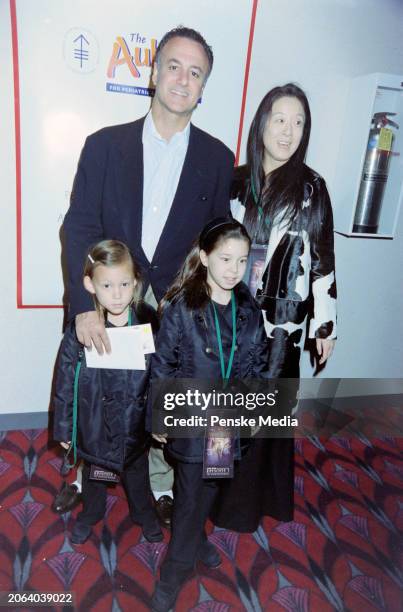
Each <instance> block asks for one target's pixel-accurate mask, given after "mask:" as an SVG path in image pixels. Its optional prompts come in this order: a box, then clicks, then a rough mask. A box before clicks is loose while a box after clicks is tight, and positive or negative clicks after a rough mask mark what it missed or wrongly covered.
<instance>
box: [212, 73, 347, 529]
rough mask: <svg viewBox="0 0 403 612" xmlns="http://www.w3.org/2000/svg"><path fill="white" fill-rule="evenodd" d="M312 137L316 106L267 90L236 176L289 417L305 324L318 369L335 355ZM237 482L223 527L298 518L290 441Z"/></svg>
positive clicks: (226, 502) (328, 260)
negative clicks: (310, 162)
mask: <svg viewBox="0 0 403 612" xmlns="http://www.w3.org/2000/svg"><path fill="white" fill-rule="evenodd" d="M310 130H311V113H310V109H309V104H308V100H307V98H306V95H305V94H304V92H303V91H302V90H301V89H300V88H299V87H297V86H296V85H294V84H292V83H288V84H287V85H284V86H282V87H275V88H274V89H272V90H271V91H269V92H268V93H267V94H266V95H265V97H264V98H263V100H262V101H261V103H260V105H259V108H258V110H257V112H256V115H255V117H254V119H253V122H252V125H251V128H250V132H249V138H248V146H247V164H246V165H244V166H239V167H238V168H236V170H235V176H234V181H233V184H232V196H231V197H232V201H231V209H232V213H233V215H234V217H235V218H237V219H238V220H240V221H243V223H244V224H245V226H246V228H247V229H248V231H249V234H250V235H251V237H252V241H253V243H254V244H253V246H252V254H254V253H256V258H257V259H259V260H260V261H259V262H258V264H259V265H257V269H258V270H260V274H259V277H258V278H257V279H254V281H255V285H256V288H257V292H256V300H257V301H258V303H259V305H260V308H261V309H262V310H263V314H264V324H265V329H266V332H267V336H268V342H269V375H270V377H272V378H278V377H284V378H289V379H294V388H292V387H293V385H292V384H291V383H292V381H290V383H289V397H288V399H286V398H285V397H284V396H283V401H284V411H285V412H288V411H291V409H292V407H293V405H295V403H296V390H297V388H298V378H299V372H300V370H299V363H300V355H301V350H302V348H303V345H304V341H305V329H306V325H307V319H308V318H309V319H310V322H309V338H311V339H313V340H315V342H316V350H317V352H318V354H319V364H323V363H325V361H326V360H327V359H328V357H329V356H330V355H331V353H332V350H333V346H334V342H335V338H336V284H335V266H334V251H333V217H332V208H331V204H330V199H329V194H328V192H327V189H326V185H325V181H324V180H323V178H322V177H321V176H319V174H317V173H316V172H315V171H314V170H312V169H311V168H309V167H308V166H307V165H306V164H305V163H304V160H305V156H306V152H307V148H308V143H309V136H310ZM260 468H261V469H260ZM251 469H253V470H254V473H255V479H254V480H251V479H249V480H245V478H244V477H243V476H242V472H244V474H248V473H250V470H251ZM258 475H260V476H259V477H258ZM238 476H239V478H237V479H234V480H233V481H232V482H230V483H228V490H226V491H225V497H223V500H222V503H220V502H221V500H218V503H217V512H216V514H214V516H213V519H214V520H215V522H216V523H217V524H218V525H220V526H222V527H226V528H229V529H235V530H240V531H254V530H255V529H256V528H257V526H258V524H259V521H260V519H261V517H262V516H264V515H266V514H268V515H271V516H273V517H274V518H276V519H279V520H283V521H290V520H292V519H293V508H294V498H293V494H294V441H293V440H292V439H270V440H263V439H260V440H255V441H254V443H253V444H252V445H251V446H250V448H249V450H248V453H247V455H246V456H245V458H244V459H243V461H242V464H241V466H240V472H239V474H238ZM229 489H230V490H229ZM239 500H241V501H242V500H244V504H243V505H242V507H241V508H240V510H239V512H238V513H237V516H235V515H234V513H231V512H230V508H231V504H232V503H233V502H237V503H238V502H239Z"/></svg>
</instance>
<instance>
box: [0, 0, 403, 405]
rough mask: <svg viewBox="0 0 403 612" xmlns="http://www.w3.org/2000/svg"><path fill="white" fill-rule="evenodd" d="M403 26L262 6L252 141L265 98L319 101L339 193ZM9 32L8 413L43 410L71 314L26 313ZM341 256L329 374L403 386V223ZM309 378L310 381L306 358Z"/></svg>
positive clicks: (394, 60)
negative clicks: (357, 107) (296, 90)
mask: <svg viewBox="0 0 403 612" xmlns="http://www.w3.org/2000/svg"><path fill="white" fill-rule="evenodd" d="M192 1H194V2H196V1H200V0H192ZM245 1H246V0H245ZM0 23H1V24H4V23H6V24H7V23H9V5H8V2H6V1H5V0H3V1H2V2H0ZM401 23H403V3H402V2H400V0H260V2H259V8H258V14H257V23H256V30H255V39H254V45H253V55H252V66H251V73H250V80H249V91H248V99H247V107H246V115H245V124H244V125H245V128H244V134H245V135H246V134H247V130H248V128H249V125H250V122H251V119H252V117H253V114H254V111H255V109H256V108H257V105H258V103H259V101H260V99H261V98H262V97H263V95H264V94H265V93H266V91H268V90H269V89H270V88H271V87H272V86H274V85H277V84H281V83H285V82H287V81H290V80H292V81H296V82H298V83H299V84H300V85H301V86H302V87H303V88H304V89H305V90H306V92H307V94H308V96H309V99H310V102H311V109H312V115H313V130H312V138H311V146H310V150H309V159H308V163H309V164H310V165H312V167H314V168H315V169H316V170H318V171H319V172H320V173H322V174H323V176H324V177H325V178H326V180H327V181H328V184H329V187H330V191H331V190H332V181H333V179H334V173H335V165H336V161H337V156H338V155H339V143H340V133H341V130H342V129H343V116H344V112H345V110H346V109H345V105H346V95H347V87H348V83H349V79H350V78H351V77H353V76H356V75H358V74H363V73H367V72H390V73H395V74H399V73H402V72H403V36H402V32H401V27H400V29H399V26H400V24H401ZM245 27H247V25H246V26H245ZM1 32H2V36H1V37H0V74H2V75H3V76H2V81H3V82H4V83H6V85H7V88H8V89H9V91H8V93H7V95H6V96H4V93H3V92H1V91H0V108H1V113H0V133H1V138H0V178H1V184H2V185H3V186H7V189H6V190H5V193H6V197H2V198H1V200H0V206H1V228H2V234H3V235H2V249H3V254H2V262H3V269H2V274H1V275H0V290H1V296H2V299H1V305H0V323H1V330H2V332H1V334H2V337H1V349H0V350H1V354H0V369H1V372H2V377H1V379H2V385H1V391H2V392H1V399H0V413H11V412H15V413H17V412H33V411H44V410H46V409H47V406H48V400H49V390H50V380H51V374H52V368H53V363H54V358H55V354H56V351H57V347H58V344H59V341H60V337H61V331H60V330H61V323H62V312H61V311H60V310H17V308H16V238H15V235H16V218H15V191H14V189H15V188H14V184H15V143H14V132H13V129H14V128H13V113H14V109H13V104H12V96H11V95H9V92H10V91H12V84H13V80H12V66H11V64H10V62H9V49H10V46H11V34H10V32H9V30H8V29H7V28H4V26H2V28H1ZM209 85H211V83H210V84H209ZM215 87H217V84H215ZM206 93H207V92H206ZM223 93H224V92H223ZM228 103H230V101H229V102H228ZM236 129H237V126H234V130H236ZM402 129H403V126H402ZM244 140H245V139H244ZM3 191H4V190H3ZM7 194H9V195H7ZM336 256H337V276H338V284H339V293H340V301H339V320H340V328H339V335H340V339H339V340H338V343H337V348H336V351H335V353H334V355H333V357H332V360H331V362H330V363H329V365H328V367H327V368H326V369H325V370H324V372H323V374H322V375H326V376H333V377H349V376H351V377H374V378H382V377H385V378H386V377H401V376H402V371H403V349H402V346H401V344H402V342H401V339H402V337H403V323H402V321H403V318H402V316H401V310H402V307H403V283H402V272H401V270H402V261H403V215H401V216H400V219H399V223H398V227H397V235H396V238H395V239H394V240H392V241H384V240H377V241H375V240H363V239H360V240H357V239H353V238H344V237H341V236H336ZM302 373H303V375H305V376H310V375H311V374H312V368H311V366H310V365H309V362H308V359H307V358H306V356H304V359H303V368H302Z"/></svg>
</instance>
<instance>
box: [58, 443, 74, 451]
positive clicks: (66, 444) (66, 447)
mask: <svg viewBox="0 0 403 612" xmlns="http://www.w3.org/2000/svg"><path fill="white" fill-rule="evenodd" d="M70 444H71V442H60V446H63V448H64V449H65V450H67V449H68V448H69V446H70Z"/></svg>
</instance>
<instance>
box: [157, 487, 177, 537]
mask: <svg viewBox="0 0 403 612" xmlns="http://www.w3.org/2000/svg"><path fill="white" fill-rule="evenodd" d="M173 505H174V501H173V499H172V497H170V496H169V495H161V497H159V498H158V499H157V500H156V501H155V511H156V513H157V516H158V520H159V522H160V523H161V525H162V527H165V528H166V529H171V518H172V509H173Z"/></svg>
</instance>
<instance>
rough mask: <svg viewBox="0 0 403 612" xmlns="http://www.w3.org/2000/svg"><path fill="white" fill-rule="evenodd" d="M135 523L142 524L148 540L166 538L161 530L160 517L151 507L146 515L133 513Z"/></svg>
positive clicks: (154, 540)
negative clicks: (141, 515)
mask: <svg viewBox="0 0 403 612" xmlns="http://www.w3.org/2000/svg"><path fill="white" fill-rule="evenodd" d="M131 517H132V521H133V523H135V524H136V525H140V527H141V531H142V533H143V536H144V537H145V539H146V540H147V542H151V543H152V542H161V541H162V540H163V539H164V534H163V533H162V531H161V527H160V524H159V522H158V518H157V516H156V514H155V512H154V510H153V509H152V508H151V512H150V514H149V515H146V517H145V518H144V517H139V516H136V515H133V514H132V515H131Z"/></svg>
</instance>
